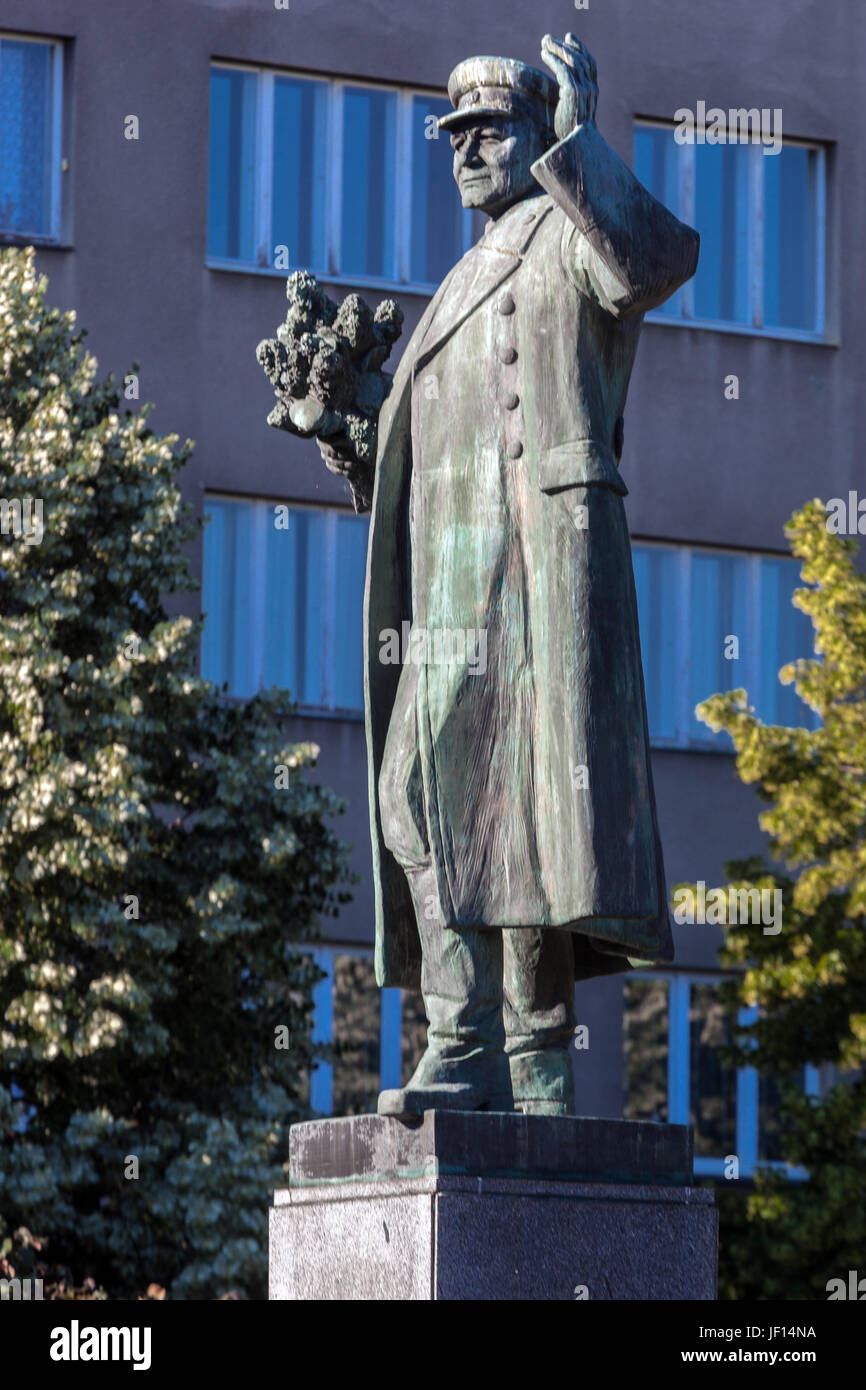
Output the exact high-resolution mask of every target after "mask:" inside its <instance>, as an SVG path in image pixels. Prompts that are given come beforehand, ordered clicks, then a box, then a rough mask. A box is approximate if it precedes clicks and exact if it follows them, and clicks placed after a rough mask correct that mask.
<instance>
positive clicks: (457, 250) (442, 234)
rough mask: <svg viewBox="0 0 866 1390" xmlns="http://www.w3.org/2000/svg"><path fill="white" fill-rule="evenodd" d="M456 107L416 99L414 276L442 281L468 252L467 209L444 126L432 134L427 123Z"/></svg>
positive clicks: (431, 281)
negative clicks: (465, 239) (465, 250)
mask: <svg viewBox="0 0 866 1390" xmlns="http://www.w3.org/2000/svg"><path fill="white" fill-rule="evenodd" d="M450 110H451V103H450V102H449V101H445V100H444V99H442V98H437V97H426V96H416V97H413V98H412V231H411V236H412V241H411V246H410V254H409V278H410V280H413V281H415V282H416V283H422V284H423V283H427V284H435V285H438V284H439V282H440V280H442V279H444V277H445V275H446V274H447V272H448V271H449V270H450V269H451V267H452V266H453V265H456V263H457V261H459V260H460V257H461V256H462V255H463V209H462V205H461V201H460V194H459V193H458V191H457V186H456V184H455V183H454V175H453V173H452V167H453V154H452V150H451V142H450V140H449V138H448V135H447V133H446V132H444V131H438V127H437V138H435V139H428V138H427V123H428V120H429V118H430V117H431V116H435V117H436V118H437V119H438V118H439V117H440V116H444V115H445V114H446V112H448V111H450Z"/></svg>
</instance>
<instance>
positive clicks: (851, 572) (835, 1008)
mask: <svg viewBox="0 0 866 1390" xmlns="http://www.w3.org/2000/svg"><path fill="white" fill-rule="evenodd" d="M786 534H787V535H788V537H789V540H790V542H791V548H792V551H793V553H794V555H796V556H797V557H798V558H799V559H800V560H801V562H802V565H801V576H802V579H803V581H804V584H805V586H807V587H804V588H801V589H798V590H797V592H796V594H795V596H794V602H795V605H796V606H797V607H798V608H800V609H802V610H803V612H805V613H807V614H808V615H809V616H810V618H811V620H812V624H813V628H814V648H815V655H814V656H813V657H810V658H807V659H803V660H800V661H796V662H794V663H792V664H791V665H789V666H786V667H784V668H783V669H782V671H781V672H780V679H781V680H782V681H783V682H784V683H790V682H791V681H793V683H794V687H795V689H796V691H797V693H798V694H799V695H800V696H801V697H802V699H803V700H805V701H806V703H807V704H808V705H810V706H811V707H812V709H813V710H816V711H817V713H818V714H819V716H820V726H819V727H818V728H817V729H813V730H810V729H804V728H799V729H790V728H783V727H777V726H768V725H765V724H762V723H761V721H760V720H759V719H757V718H756V717H755V715H754V713H753V712H752V711H751V710H750V709H749V707H748V705H747V698H746V693H745V691H742V690H738V691H733V692H730V693H728V694H724V695H714V696H713V697H712V698H711V699H709V700H707V701H706V702H705V703H704V704H703V705H701V706H699V710H698V712H699V714H700V716H701V718H702V719H703V720H704V721H705V722H706V723H707V724H709V725H710V726H711V727H712V728H713V729H716V730H719V729H725V730H727V732H728V733H729V734H730V735H731V738H732V739H733V742H734V747H735V749H736V753H737V764H736V765H737V772H738V774H739V776H740V778H741V779H742V780H743V781H744V782H746V783H750V784H753V785H754V786H755V787H756V789H757V791H758V794H759V796H760V797H761V799H762V800H764V801H765V802H767V803H769V807H770V808H769V809H768V810H766V811H764V812H763V813H762V815H761V816H760V824H761V826H762V828H763V829H764V830H766V831H767V832H768V833H769V835H770V851H771V854H772V856H773V867H768V866H767V864H766V863H764V862H763V861H761V860H760V859H755V858H752V859H748V860H743V861H734V862H733V863H730V864H728V865H727V866H726V873H727V874H728V875H729V876H730V878H731V880H732V884H731V885H730V886H733V887H736V888H737V889H754V888H759V889H760V888H767V889H769V890H771V891H774V890H776V889H778V890H780V891H781V893H782V930H781V931H780V932H779V933H778V934H777V935H772V934H764V932H763V929H762V928H760V927H756V926H755V925H753V924H750V923H745V924H744V923H743V922H742V920H740V922H739V923H738V924H729V925H728V927H727V933H726V943H725V949H724V951H723V952H722V960H723V962H724V963H726V964H728V965H735V966H738V967H740V968H741V970H742V974H741V975H740V977H739V978H738V979H737V981H736V982H735V983H732V984H730V985H728V986H727V987H726V990H725V994H726V1001H727V1003H728V1004H729V1005H730V1006H731V1009H732V1011H734V1010H736V1009H737V1008H738V1007H742V1006H751V1007H757V1011H758V1012H757V1017H756V1019H755V1021H754V1022H753V1023H751V1024H750V1025H748V1026H746V1027H741V1028H739V1029H738V1030H737V1033H736V1037H735V1044H734V1047H733V1049H732V1050H731V1051H730V1052H729V1053H728V1054H727V1057H728V1060H729V1061H731V1062H732V1063H734V1064H737V1065H740V1066H742V1065H744V1064H749V1065H753V1066H755V1067H757V1069H758V1070H759V1072H760V1073H761V1074H762V1075H764V1076H768V1077H773V1078H776V1079H778V1080H779V1082H780V1084H781V1111H780V1123H781V1145H782V1153H783V1156H784V1158H785V1159H786V1160H787V1161H788V1162H790V1163H792V1164H798V1165H803V1166H804V1167H805V1168H806V1169H808V1172H809V1178H808V1181H804V1182H791V1181H789V1180H788V1179H787V1177H786V1176H785V1175H784V1174H779V1173H777V1172H775V1171H773V1170H770V1169H766V1168H764V1169H762V1170H760V1171H759V1172H758V1174H757V1175H756V1178H755V1182H754V1187H753V1189H752V1190H751V1191H750V1192H747V1193H745V1194H744V1192H743V1189H739V1190H737V1189H734V1190H725V1189H724V1188H722V1190H721V1191H720V1193H719V1199H720V1207H721V1220H722V1250H721V1267H720V1291H721V1293H722V1295H723V1296H726V1297H734V1298H736V1297H740V1298H742V1297H746V1298H769V1299H782V1298H788V1299H790V1298H794V1299H796V1298H826V1297H827V1292H826V1288H827V1283H828V1281H829V1280H830V1279H834V1278H842V1279H847V1273H848V1271H849V1270H850V1269H858V1268H859V1270H860V1273H861V1274H866V1263H864V1260H866V1077H864V1074H863V1067H864V1063H866V937H864V925H866V577H864V576H863V575H862V574H861V573H859V572H858V570H857V569H856V568H855V565H854V556H855V554H856V551H857V546H856V543H855V542H854V541H851V540H846V539H843V538H842V537H840V536H838V535H835V534H833V533H832V531H831V529H830V528H829V527H828V515H827V512H826V510H825V508H824V506H823V504H822V503H820V502H818V501H815V502H810V503H809V504H807V505H806V506H805V507H803V508H802V510H800V511H798V512H796V513H795V514H794V516H793V517H792V519H791V521H790V523H789V525H788V527H787V528H786ZM778 866H783V867H784V868H785V869H786V870H788V873H787V874H785V873H783V872H780V871H778ZM808 1062H811V1063H814V1064H816V1065H819V1064H822V1063H827V1064H831V1066H832V1067H833V1068H835V1069H836V1070H835V1072H834V1073H833V1075H834V1077H835V1080H834V1084H832V1085H831V1086H830V1087H829V1088H828V1089H827V1090H826V1091H825V1092H824V1094H823V1095H822V1097H821V1098H820V1099H817V1098H810V1097H807V1096H806V1095H804V1093H803V1090H802V1086H801V1085H800V1084H798V1083H799V1081H800V1079H801V1077H802V1070H803V1067H804V1066H805V1064H806V1063H808Z"/></svg>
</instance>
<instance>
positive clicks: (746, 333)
mask: <svg viewBox="0 0 866 1390" xmlns="http://www.w3.org/2000/svg"><path fill="white" fill-rule="evenodd" d="M644 321H645V322H646V323H648V324H649V323H651V324H653V325H655V324H659V325H660V326H663V327H665V328H695V329H698V330H699V331H700V332H701V333H734V334H738V335H739V336H740V337H743V338H768V339H770V340H771V341H773V342H783V343H811V344H812V345H813V346H815V347H830V348H837V347H839V346H840V343H839V341H838V340H837V339H833V338H829V337H827V336H826V334H823V333H812V332H807V331H806V330H805V329H802V328H756V327H755V326H754V325H753V324H748V323H728V322H726V321H725V320H724V319H687V318H684V317H678V318H674V316H673V314H661V313H658V312H657V311H656V310H650V312H649V313H648V314H647V316H646V319H645V320H644Z"/></svg>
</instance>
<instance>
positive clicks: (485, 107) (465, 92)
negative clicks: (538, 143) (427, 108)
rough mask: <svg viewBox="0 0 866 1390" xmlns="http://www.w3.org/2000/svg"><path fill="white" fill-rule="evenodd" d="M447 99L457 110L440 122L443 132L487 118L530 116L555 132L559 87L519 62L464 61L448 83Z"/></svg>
mask: <svg viewBox="0 0 866 1390" xmlns="http://www.w3.org/2000/svg"><path fill="white" fill-rule="evenodd" d="M448 95H449V97H450V98H451V105H452V106H453V107H454V110H453V111H449V112H448V114H447V116H442V117H441V118H440V120H439V128H440V129H441V130H453V129H454V128H455V126H460V125H466V124H467V123H469V122H472V123H473V124H474V123H475V122H476V121H479V120H484V119H485V117H488V116H497V117H499V118H500V119H501V118H502V117H508V116H512V117H519V116H530V117H532V118H533V119H535V120H538V121H541V122H542V123H543V124H545V125H548V126H550V127H551V129H552V127H553V113H554V111H555V110H556V103H557V101H558V99H559V84H558V83H557V82H556V81H555V80H554V79H553V78H552V77H549V76H548V75H547V73H545V72H541V70H540V69H539V68H531V67H529V65H528V64H527V63H521V62H520V61H519V60H518V59H517V58H465V59H464V60H463V62H462V63H458V64H457V66H456V68H455V69H454V71H453V72H452V74H451V76H450V77H449V79H448Z"/></svg>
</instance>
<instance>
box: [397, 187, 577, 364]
mask: <svg viewBox="0 0 866 1390" xmlns="http://www.w3.org/2000/svg"><path fill="white" fill-rule="evenodd" d="M552 207H553V203H552V200H551V199H550V198H546V197H541V198H527V199H525V200H524V201H523V202H522V203H518V204H517V206H516V207H514V208H511V209H510V210H509V211H508V212H507V213H505V214H504V215H503V217H501V218H500V220H499V221H498V222H494V223H491V224H490V225H489V226H488V228H487V230H486V231H485V233H484V235H483V236H482V237H481V239H480V241H479V242H478V243H477V245H475V246H474V247H473V248H472V250H471V251H469V252H468V253H467V255H466V256H464V257H463V260H462V261H460V262H459V264H458V265H457V266H456V267H455V268H454V270H453V271H452V272H451V275H450V276H449V277H448V279H447V280H446V281H445V282H444V284H443V285H442V287H441V290H442V291H444V290H446V288H447V290H448V293H447V294H443V295H442V299H441V300H440V301H439V303H438V305H435V308H434V312H433V314H432V315H431V319H430V325H429V328H428V330H427V333H426V336H425V338H424V340H423V341H422V343H421V351H420V353H419V354H418V356H417V357H416V359H415V362H414V364H413V369H412V370H413V376H416V375H417V374H418V372H419V371H421V370H422V369H423V368H424V367H425V366H426V365H427V363H428V362H429V361H430V360H431V358H433V357H434V356H435V355H436V353H437V352H438V351H439V349H440V348H441V347H443V346H444V344H445V343H446V342H447V341H448V340H449V338H451V337H453V335H454V334H455V333H456V332H457V329H458V328H459V327H460V326H461V324H463V323H465V322H466V320H467V319H468V318H469V316H470V314H474V313H475V311H476V309H478V308H479V307H480V306H481V305H482V304H483V303H485V301H486V300H488V299H489V298H490V296H491V295H492V294H493V293H494V292H495V291H496V290H497V289H498V288H499V286H500V285H501V284H503V283H504V282H505V281H506V280H507V279H508V278H509V276H510V275H513V274H514V272H515V270H517V269H518V268H519V266H520V264H521V262H522V260H523V255H524V252H525V251H526V248H527V247H528V245H529V243H530V242H531V240H532V238H533V237H534V236H535V233H536V232H537V230H538V228H539V227H540V226H541V223H542V222H543V221H544V219H545V217H547V216H548V214H549V213H550V211H551V209H552ZM440 293H441V291H440ZM434 304H435V301H434ZM433 307H434V305H431V308H433Z"/></svg>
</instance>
